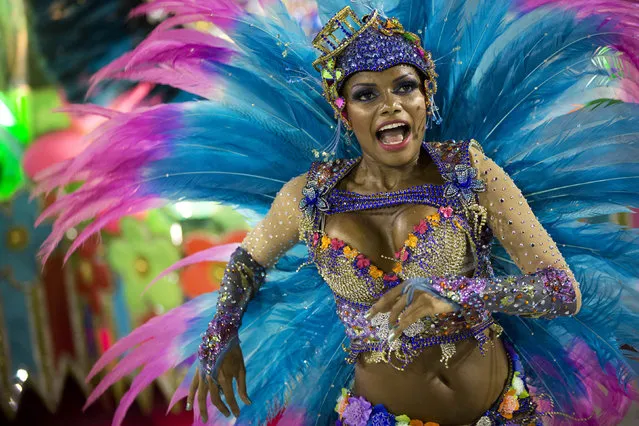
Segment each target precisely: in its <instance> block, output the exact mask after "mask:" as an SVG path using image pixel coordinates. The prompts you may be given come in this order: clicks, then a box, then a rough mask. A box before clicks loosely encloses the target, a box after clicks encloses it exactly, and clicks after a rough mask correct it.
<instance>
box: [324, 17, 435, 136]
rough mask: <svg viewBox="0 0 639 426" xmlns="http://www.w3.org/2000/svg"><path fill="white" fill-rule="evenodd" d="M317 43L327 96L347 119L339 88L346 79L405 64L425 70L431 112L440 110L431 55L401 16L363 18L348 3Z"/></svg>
mask: <svg viewBox="0 0 639 426" xmlns="http://www.w3.org/2000/svg"><path fill="white" fill-rule="evenodd" d="M313 46H314V47H315V48H317V49H319V50H320V51H321V52H322V56H320V57H319V58H318V59H317V60H315V62H313V66H314V67H315V68H316V69H317V70H318V71H320V72H321V74H322V88H323V89H324V97H325V98H326V100H327V101H328V102H329V103H330V104H331V106H332V107H333V109H334V110H335V114H336V116H337V117H340V118H343V119H344V120H345V122H347V120H346V117H345V116H344V113H343V108H344V105H345V103H346V102H345V100H344V98H342V97H340V96H339V90H340V89H341V87H342V85H343V83H344V82H345V81H346V79H347V78H348V77H349V76H351V75H352V74H355V73H356V72H360V71H383V70H385V69H388V68H391V67H394V66H396V65H402V64H407V65H412V66H414V67H415V68H417V69H418V70H420V71H421V72H422V73H423V75H424V86H425V89H426V95H427V96H426V99H427V101H426V102H427V104H428V105H427V111H428V114H429V115H433V114H435V113H436V107H435V105H434V102H433V99H432V98H433V95H434V94H435V92H436V91H437V83H436V81H435V78H436V77H437V74H436V73H435V64H434V62H433V59H432V57H431V54H430V52H428V51H426V50H424V49H423V48H422V46H421V42H420V39H419V37H418V36H417V35H416V34H413V33H411V32H408V31H405V30H404V27H403V26H402V25H401V24H400V23H399V21H398V20H397V19H395V18H390V19H386V20H383V19H382V18H380V16H379V15H378V13H377V11H373V13H371V14H370V15H367V16H365V17H364V18H363V19H362V20H361V21H360V20H359V19H358V17H357V15H355V12H353V10H352V9H351V8H350V6H346V7H345V8H344V9H342V10H340V11H339V12H337V14H335V16H333V17H332V18H331V19H330V20H329V21H328V22H327V23H326V25H324V28H322V30H321V31H320V32H319V33H318V34H317V36H316V37H315V39H314V40H313ZM347 124H348V122H347Z"/></svg>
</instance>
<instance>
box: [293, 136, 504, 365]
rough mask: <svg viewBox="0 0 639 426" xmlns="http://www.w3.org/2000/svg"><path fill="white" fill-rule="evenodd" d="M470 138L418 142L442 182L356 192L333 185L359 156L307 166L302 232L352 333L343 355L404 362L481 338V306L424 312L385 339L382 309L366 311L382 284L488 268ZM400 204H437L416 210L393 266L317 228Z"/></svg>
mask: <svg viewBox="0 0 639 426" xmlns="http://www.w3.org/2000/svg"><path fill="white" fill-rule="evenodd" d="M470 143H472V142H471V141H464V142H459V143H458V142H455V141H448V142H430V143H424V145H423V146H424V149H425V151H426V152H427V153H428V154H429V155H430V156H431V158H432V159H433V161H434V162H435V163H436V165H437V167H438V169H439V171H440V173H441V174H442V177H443V178H444V180H445V182H446V183H445V184H444V185H420V186H416V187H412V188H408V189H405V190H402V191H397V192H392V193H380V194H372V195H362V194H356V193H352V192H346V191H341V190H338V189H335V186H336V185H337V184H338V182H339V181H340V179H342V178H343V177H344V176H346V175H347V174H348V172H349V171H350V170H352V168H353V167H354V166H355V165H356V164H357V162H358V161H359V160H358V159H352V160H336V161H333V162H327V163H314V164H313V166H312V168H311V170H310V171H309V173H308V179H307V185H306V187H305V188H304V191H303V195H304V199H303V200H302V202H301V205H300V208H302V210H303V211H304V213H305V214H304V220H303V221H302V222H303V224H302V229H301V238H302V239H303V240H304V241H305V242H306V243H307V245H308V248H309V253H310V256H311V260H312V261H313V262H314V263H315V264H316V265H317V269H318V271H319V273H320V275H321V276H322V277H323V278H324V280H325V281H326V283H327V284H328V285H329V286H330V288H331V290H332V291H333V294H334V296H335V300H336V303H337V310H338V315H339V317H340V319H341V321H342V323H343V324H344V325H345V327H346V333H347V335H348V337H349V338H350V340H351V345H350V348H349V352H350V357H349V359H350V361H352V362H354V361H355V359H356V358H357V356H358V355H359V354H360V353H365V354H366V360H367V361H369V362H380V361H385V362H393V357H391V355H394V356H395V359H396V360H399V362H400V364H401V365H400V366H399V367H398V368H403V367H405V366H406V364H408V363H409V362H410V361H411V360H412V359H413V358H414V357H415V356H417V355H418V354H419V352H420V351H421V349H423V348H424V347H427V346H433V345H438V344H439V345H447V344H451V343H454V342H456V341H460V340H465V339H467V338H470V337H475V338H477V339H478V340H479V342H480V343H483V342H484V341H485V340H486V335H485V333H484V331H485V330H486V328H488V327H490V326H491V324H492V319H491V317H490V315H489V314H488V313H486V312H460V313H451V314H445V315H440V316H437V317H432V318H424V319H422V320H420V321H418V322H416V323H414V324H413V325H411V326H410V327H409V328H408V329H407V330H406V331H404V333H403V335H402V336H400V338H398V339H396V340H394V342H393V343H392V344H389V343H388V341H387V340H386V339H387V337H388V334H389V331H390V330H389V326H388V314H380V315H378V316H376V317H374V318H373V319H372V320H371V321H368V320H366V319H365V318H364V314H365V312H366V311H367V310H368V309H369V308H370V306H371V305H372V304H373V303H375V301H376V300H377V299H379V297H381V296H382V295H383V294H384V293H385V292H386V291H388V290H389V289H391V288H393V287H395V286H397V285H398V284H400V283H401V282H402V281H403V280H406V279H409V278H415V277H429V276H444V275H449V274H453V275H466V274H468V273H469V272H470V271H474V276H488V275H491V274H492V270H491V268H490V263H489V260H488V255H489V253H488V243H487V242H488V241H490V239H491V235H489V230H487V229H486V228H484V234H482V233H481V230H480V229H478V228H479V227H478V226H477V222H478V219H477V216H476V215H475V214H473V212H474V211H476V207H477V199H476V192H478V191H481V190H483V182H482V181H480V180H479V179H477V172H476V171H475V169H473V168H472V167H471V165H470V158H469V153H468V147H469V145H470ZM400 204H423V205H429V206H433V207H436V208H438V212H437V213H436V214H433V215H430V216H427V217H424V218H422V219H421V220H420V221H419V223H416V224H415V225H414V227H413V232H411V233H410V234H408V235H407V236H406V241H405V242H404V244H403V246H402V247H401V248H400V250H399V251H398V252H397V253H396V254H395V266H394V268H393V270H392V271H384V270H382V269H381V268H379V267H377V266H376V265H374V264H373V263H372V262H371V260H370V259H369V258H368V257H367V256H366V255H365V254H363V253H361V252H359V251H358V250H357V247H352V246H350V245H348V244H347V243H346V242H345V241H342V240H340V239H337V238H331V236H330V235H327V234H326V233H325V232H324V229H323V227H324V217H325V215H330V214H337V213H342V212H349V211H357V210H364V209H374V208H380V207H388V206H394V205H400Z"/></svg>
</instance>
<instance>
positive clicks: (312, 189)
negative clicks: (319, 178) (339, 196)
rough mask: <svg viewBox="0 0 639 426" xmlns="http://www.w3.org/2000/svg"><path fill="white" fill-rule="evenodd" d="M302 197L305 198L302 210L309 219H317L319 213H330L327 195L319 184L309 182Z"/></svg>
mask: <svg viewBox="0 0 639 426" xmlns="http://www.w3.org/2000/svg"><path fill="white" fill-rule="evenodd" d="M302 195H303V196H304V197H303V198H302V200H301V201H300V210H302V211H303V212H304V213H305V214H306V215H308V216H309V217H311V218H316V217H317V213H318V212H326V211H328V209H329V204H328V201H326V194H325V193H323V192H322V191H321V189H320V187H319V186H318V184H317V182H315V181H309V182H308V183H307V184H306V186H305V187H304V189H302Z"/></svg>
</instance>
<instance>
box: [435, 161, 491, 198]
mask: <svg viewBox="0 0 639 426" xmlns="http://www.w3.org/2000/svg"><path fill="white" fill-rule="evenodd" d="M442 177H443V178H444V180H445V181H446V186H445V187H444V196H445V197H448V198H454V197H458V196H461V198H462V199H463V200H464V201H465V203H466V204H470V203H471V202H472V200H473V197H474V196H475V193H477V192H483V191H485V190H486V184H485V183H484V182H483V181H482V180H480V179H478V178H477V170H476V169H475V168H474V167H471V166H469V165H468V164H457V165H456V166H455V167H454V169H453V170H452V171H450V172H448V173H444V174H442Z"/></svg>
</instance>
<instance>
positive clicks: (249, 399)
mask: <svg viewBox="0 0 639 426" xmlns="http://www.w3.org/2000/svg"><path fill="white" fill-rule="evenodd" d="M246 399H247V400H248V405H251V404H252V403H253V401H252V400H251V398H249V397H246Z"/></svg>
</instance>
